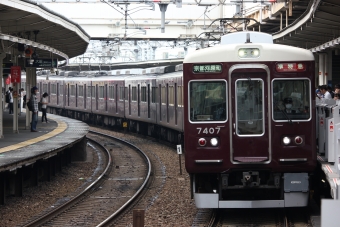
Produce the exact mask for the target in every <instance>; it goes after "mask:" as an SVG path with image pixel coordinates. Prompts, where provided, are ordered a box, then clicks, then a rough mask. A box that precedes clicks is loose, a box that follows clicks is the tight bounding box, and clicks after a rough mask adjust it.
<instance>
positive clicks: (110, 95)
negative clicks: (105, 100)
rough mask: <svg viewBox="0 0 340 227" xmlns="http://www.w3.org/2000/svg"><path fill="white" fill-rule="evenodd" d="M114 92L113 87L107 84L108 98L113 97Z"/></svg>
mask: <svg viewBox="0 0 340 227" xmlns="http://www.w3.org/2000/svg"><path fill="white" fill-rule="evenodd" d="M114 94H115V87H114V86H109V99H114V97H115V96H114Z"/></svg>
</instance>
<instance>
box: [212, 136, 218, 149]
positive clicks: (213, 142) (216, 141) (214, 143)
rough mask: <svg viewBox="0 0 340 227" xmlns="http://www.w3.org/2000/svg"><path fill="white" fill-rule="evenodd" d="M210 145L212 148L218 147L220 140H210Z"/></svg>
mask: <svg viewBox="0 0 340 227" xmlns="http://www.w3.org/2000/svg"><path fill="white" fill-rule="evenodd" d="M210 144H211V146H214V147H216V146H217V145H218V139H217V138H212V139H211V140H210Z"/></svg>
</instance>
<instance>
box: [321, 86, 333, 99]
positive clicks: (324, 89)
mask: <svg viewBox="0 0 340 227" xmlns="http://www.w3.org/2000/svg"><path fill="white" fill-rule="evenodd" d="M320 91H321V94H323V97H324V99H333V98H332V95H331V93H329V92H328V90H327V85H322V86H321V88H320Z"/></svg>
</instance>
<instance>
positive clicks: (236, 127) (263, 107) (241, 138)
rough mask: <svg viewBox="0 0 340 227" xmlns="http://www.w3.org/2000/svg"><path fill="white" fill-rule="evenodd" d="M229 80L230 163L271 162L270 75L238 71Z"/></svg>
mask: <svg viewBox="0 0 340 227" xmlns="http://www.w3.org/2000/svg"><path fill="white" fill-rule="evenodd" d="M259 67H261V66H259ZM230 77H231V78H230ZM229 81H230V84H229V86H230V87H229V109H230V115H229V116H230V117H229V119H231V121H230V124H231V125H230V126H231V128H232V134H231V143H230V150H231V151H232V152H231V160H232V162H233V163H239V164H246V163H268V162H270V159H271V144H270V132H269V129H270V125H269V124H270V113H269V112H268V103H269V100H268V99H269V96H268V94H269V92H268V82H269V78H268V73H267V72H266V71H265V70H264V69H253V68H252V69H242V70H241V69H236V70H234V71H232V73H231V74H230V75H229Z"/></svg>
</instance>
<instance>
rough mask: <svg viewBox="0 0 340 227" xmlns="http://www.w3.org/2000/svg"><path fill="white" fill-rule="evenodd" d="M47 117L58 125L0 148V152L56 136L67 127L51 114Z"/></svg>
mask: <svg viewBox="0 0 340 227" xmlns="http://www.w3.org/2000/svg"><path fill="white" fill-rule="evenodd" d="M49 118H51V119H53V120H54V121H56V122H57V124H58V126H57V127H56V128H55V129H54V130H53V131H51V132H49V133H47V134H44V135H42V136H39V137H36V138H34V139H30V140H26V141H23V142H21V143H17V144H14V145H10V146H7V147H3V148H0V154H1V153H4V152H8V151H12V150H16V149H20V148H23V147H26V146H29V145H32V144H35V143H38V142H40V141H43V140H46V139H49V138H51V137H53V136H56V135H58V134H60V133H62V132H63V131H65V130H66V129H67V124H66V123H65V122H63V121H60V120H59V119H57V118H54V117H53V116H52V115H50V116H49Z"/></svg>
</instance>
